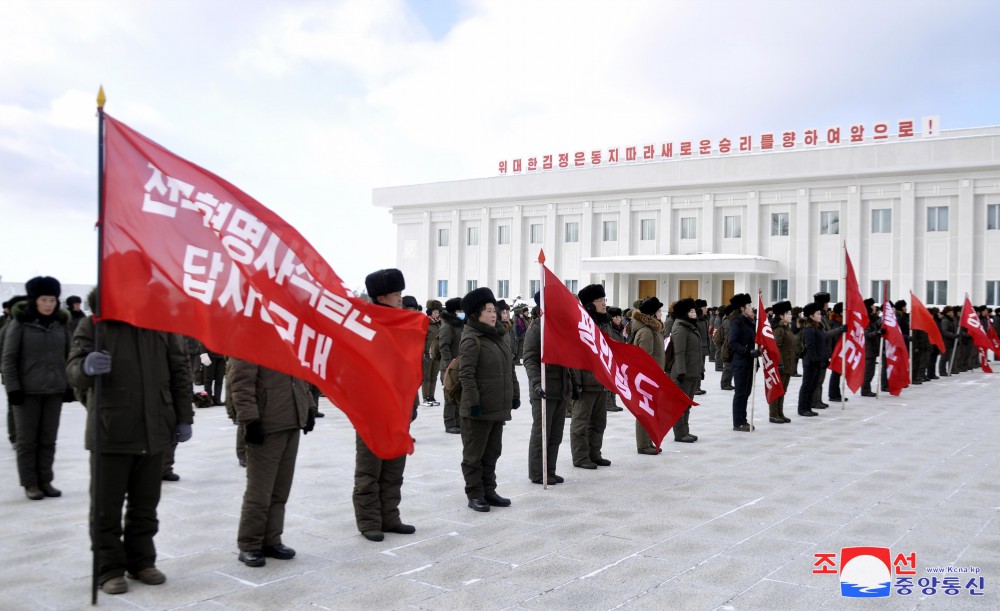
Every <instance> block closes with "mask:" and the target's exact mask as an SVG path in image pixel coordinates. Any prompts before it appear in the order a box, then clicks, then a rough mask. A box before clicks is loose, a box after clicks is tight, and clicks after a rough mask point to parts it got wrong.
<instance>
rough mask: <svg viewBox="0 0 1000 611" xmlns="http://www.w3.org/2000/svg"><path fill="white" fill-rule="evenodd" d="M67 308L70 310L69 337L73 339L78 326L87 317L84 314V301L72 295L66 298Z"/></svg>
mask: <svg viewBox="0 0 1000 611" xmlns="http://www.w3.org/2000/svg"><path fill="white" fill-rule="evenodd" d="M66 308H67V309H68V310H69V336H70V337H73V333H75V332H76V327H77V325H79V324H80V321H81V320H83V319H84V318H86V316H87V315H86V314H84V313H83V300H82V299H80V296H79V295H70V296H69V297H67V298H66Z"/></svg>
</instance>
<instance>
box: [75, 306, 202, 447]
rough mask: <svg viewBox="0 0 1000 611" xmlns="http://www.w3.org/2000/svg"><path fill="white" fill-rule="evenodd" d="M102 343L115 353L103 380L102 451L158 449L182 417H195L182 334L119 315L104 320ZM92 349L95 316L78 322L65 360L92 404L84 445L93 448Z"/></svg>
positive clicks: (189, 420) (169, 440)
mask: <svg viewBox="0 0 1000 611" xmlns="http://www.w3.org/2000/svg"><path fill="white" fill-rule="evenodd" d="M100 332H101V344H102V347H103V349H105V350H107V351H108V352H110V353H111V373H109V374H107V375H105V376H103V378H102V383H101V405H100V410H99V411H100V417H101V422H100V427H101V452H102V453H103V454H146V455H155V454H159V453H160V452H163V451H165V450H166V449H167V447H169V446H170V445H171V444H172V443H173V441H174V439H175V435H176V427H177V424H178V423H180V422H184V423H187V424H191V423H192V422H194V412H193V409H192V406H191V366H190V363H189V359H188V356H187V354H185V350H184V340H183V338H181V336H180V335H176V334H174V333H164V332H161V331H151V330H149V329H140V328H139V327H134V326H132V325H130V324H128V323H123V322H117V321H112V320H109V321H104V322H101V330H100ZM93 351H94V320H93V318H90V317H88V318H85V319H84V320H83V321H82V322H81V323H80V325H79V326H78V327H77V328H76V334H75V335H74V336H73V345H72V348H71V349H70V353H69V362H68V364H67V365H66V375H67V376H68V377H69V382H70V384H71V385H72V386H73V388H75V389H76V390H77V396H81V395H85V400H84V401H83V403H84V405H85V406H87V408H88V414H87V433H86V446H87V449H88V450H91V451H93V450H94V449H95V448H94V432H95V428H96V426H97V422H96V415H97V413H98V410H95V409H94V396H93V386H94V379H93V378H92V377H90V376H88V375H86V374H84V373H83V361H84V359H86V357H87V355H88V354H90V353H91V352H93Z"/></svg>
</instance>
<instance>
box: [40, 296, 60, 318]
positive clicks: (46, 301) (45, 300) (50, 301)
mask: <svg viewBox="0 0 1000 611" xmlns="http://www.w3.org/2000/svg"><path fill="white" fill-rule="evenodd" d="M57 303H59V299H58V298H56V297H53V296H52V295H42V296H41V297H39V298H38V299H36V300H35V307H36V308H38V313H39V314H41V315H42V316H49V315H50V314H52V313H53V312H55V311H56V304H57Z"/></svg>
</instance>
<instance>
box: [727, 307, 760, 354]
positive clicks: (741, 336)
mask: <svg viewBox="0 0 1000 611" xmlns="http://www.w3.org/2000/svg"><path fill="white" fill-rule="evenodd" d="M756 338H757V329H756V325H755V324H754V321H753V320H751V319H749V318H747V317H746V316H744V315H743V314H742V313H740V312H736V313H734V314H733V317H732V318H730V319H729V336H728V337H727V338H726V343H727V344H728V345H729V352H730V354H732V355H733V367H749V366H750V364H751V363H752V362H753V359H752V358H751V357H750V351H751V350H753V349H754V344H755V340H756Z"/></svg>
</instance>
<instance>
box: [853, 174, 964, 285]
mask: <svg viewBox="0 0 1000 611" xmlns="http://www.w3.org/2000/svg"><path fill="white" fill-rule="evenodd" d="M911 185H912V183H906V184H904V185H903V191H902V193H901V194H900V198H899V233H898V234H896V233H895V230H894V231H893V234H894V235H893V237H895V236H896V235H898V236H899V241H898V242H896V244H897V248H898V249H899V270H898V271H897V272H896V274H894V276H895V277H894V278H893V279H892V280H891V282H890V283H889V293H890V298H891V299H892V300H893V301H896V300H897V299H902V298H903V296H904V295H906V291H909V290H913V292H914V294H916V295H918V296H919V295H920V294H921V291H920V290H919V288H918V287H916V286H914V284H913V283H914V282H916V278H915V277H914V268H915V265H916V263H915V256H914V255H915V251H916V245H917V238H916V236H917V196H916V189H915V187H914V186H911ZM851 188H852V189H856V188H857V187H851ZM923 233H924V232H921V235H923ZM948 288H949V291H950V289H951V287H948Z"/></svg>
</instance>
